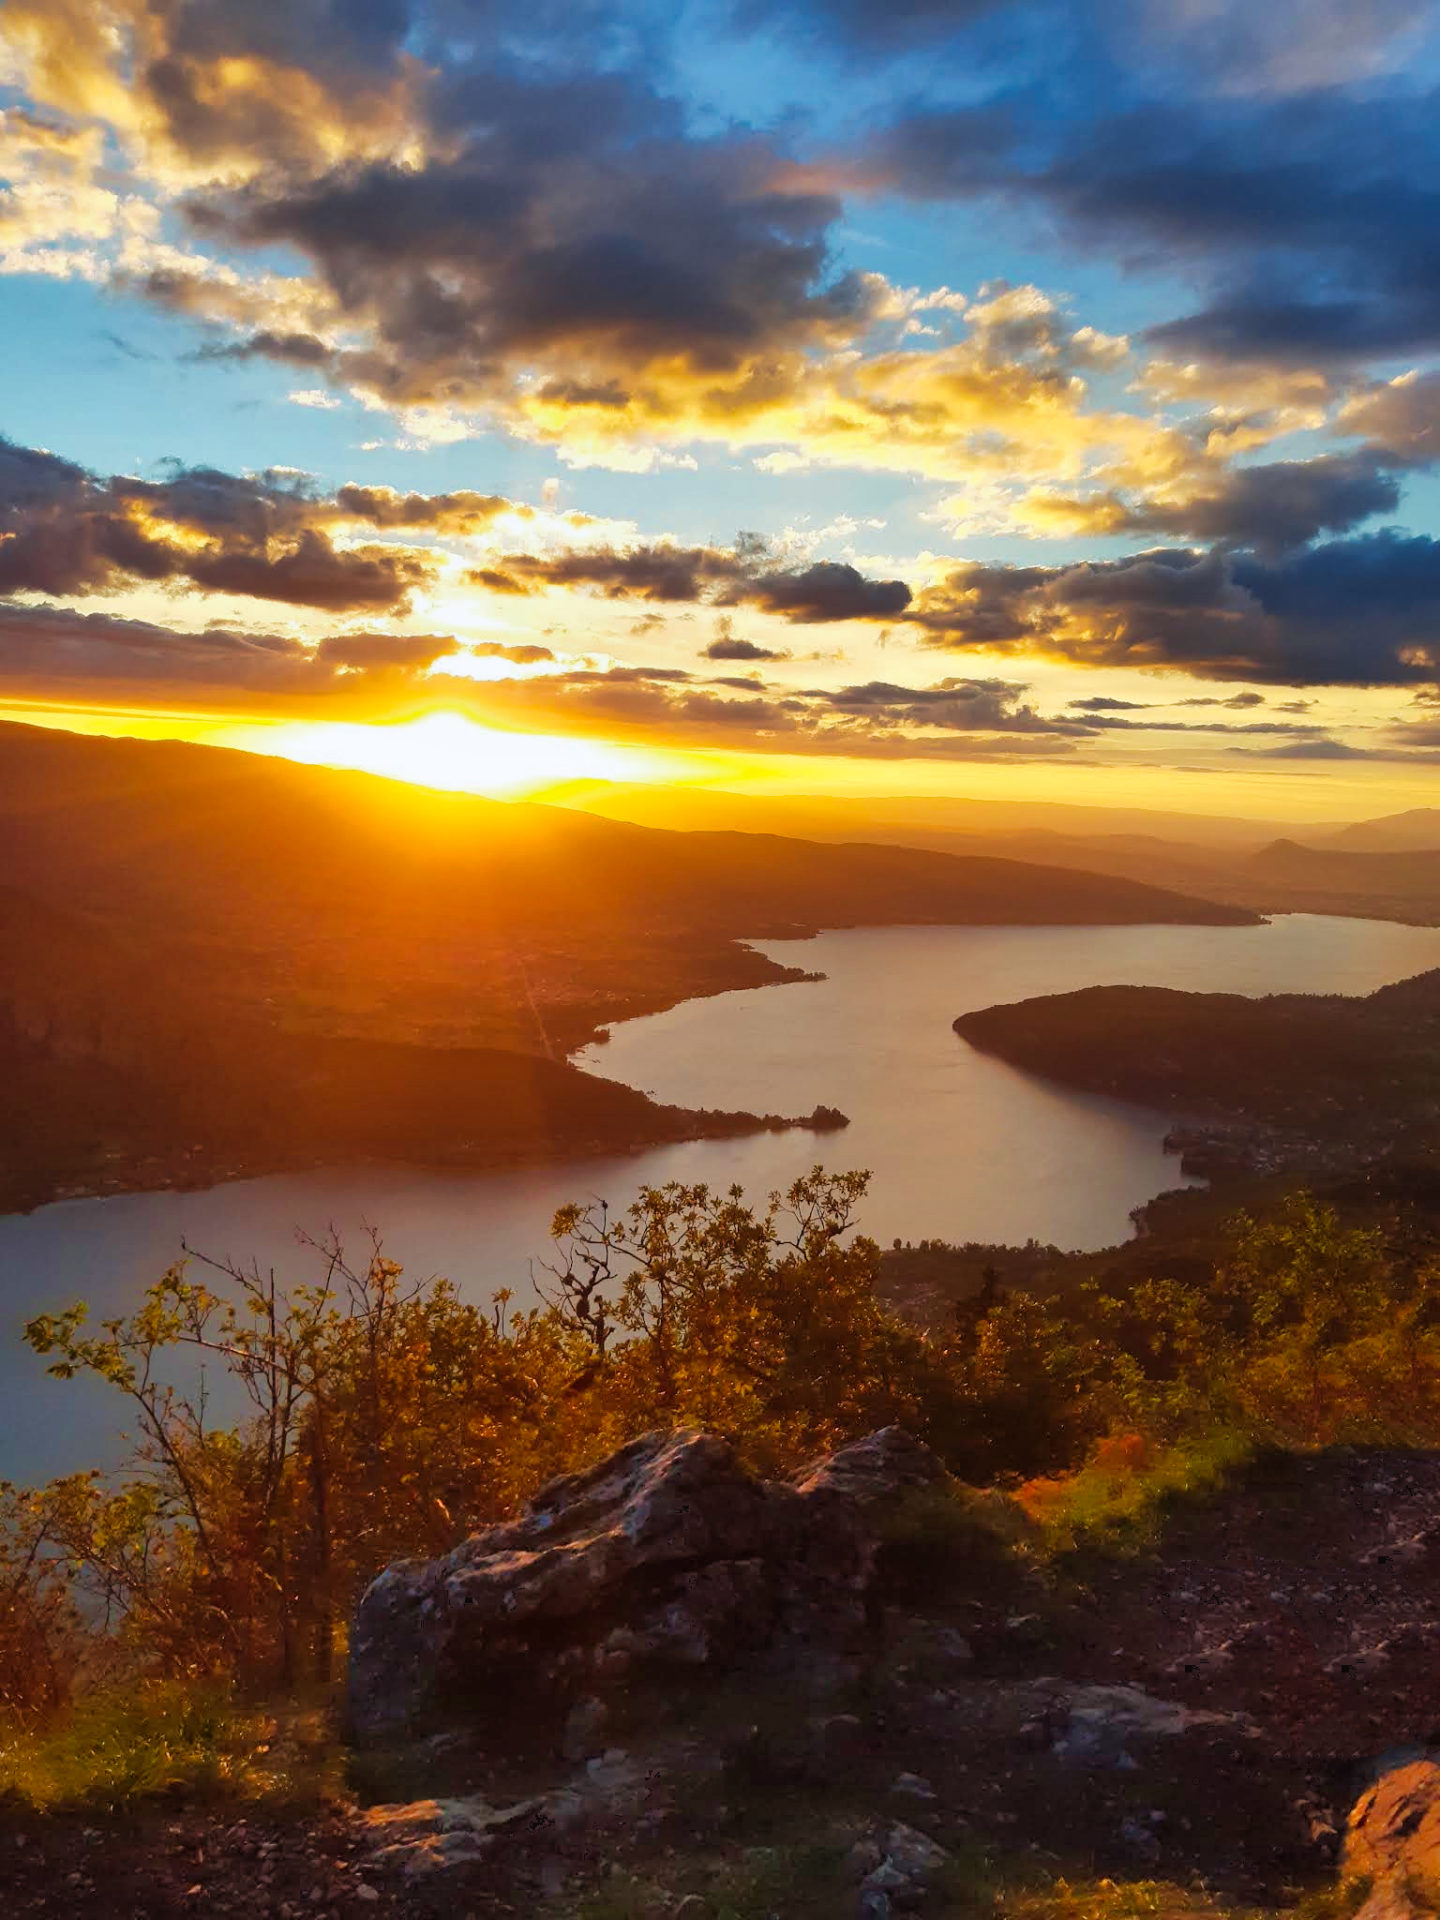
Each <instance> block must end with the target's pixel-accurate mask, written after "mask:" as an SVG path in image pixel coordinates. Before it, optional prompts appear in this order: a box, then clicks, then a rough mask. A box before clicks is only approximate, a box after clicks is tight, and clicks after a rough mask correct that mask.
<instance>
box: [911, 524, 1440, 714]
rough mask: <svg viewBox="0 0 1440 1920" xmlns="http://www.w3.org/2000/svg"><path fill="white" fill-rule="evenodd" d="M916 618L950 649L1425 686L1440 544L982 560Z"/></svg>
mask: <svg viewBox="0 0 1440 1920" xmlns="http://www.w3.org/2000/svg"><path fill="white" fill-rule="evenodd" d="M909 618H910V619H912V620H914V621H915V622H916V623H917V624H918V625H919V626H920V627H921V628H922V629H923V630H924V631H925V633H926V635H927V637H928V639H929V642H930V644H932V645H935V646H942V647H957V648H963V647H967V646H992V647H993V646H998V647H1011V648H1015V649H1023V648H1035V649H1037V650H1039V651H1041V652H1045V653H1049V654H1051V655H1054V656H1056V657H1059V658H1063V659H1068V660H1072V661H1076V662H1078V663H1080V664H1083V665H1091V666H1120V665H1124V666H1138V667H1171V668H1180V669H1183V670H1185V671H1187V672H1190V673H1193V674H1197V675H1200V676H1201V677H1204V678H1210V679H1230V680H1252V681H1258V682H1261V683H1271V684H1276V685H1285V686H1411V685H1423V684H1426V683H1430V682H1433V681H1435V680H1436V679H1437V677H1440V541H1436V540H1431V539H1429V538H1426V537H1424V536H1416V537H1414V538H1406V537H1403V536H1401V535H1399V534H1396V533H1380V534H1372V535H1368V536H1365V537H1361V538H1356V539H1351V540H1338V541H1332V542H1330V543H1328V544H1327V545H1324V546H1320V547H1316V548H1313V549H1310V550H1308V551H1305V552H1302V553H1298V554H1293V555H1290V556H1289V557H1287V558H1285V559H1283V560H1279V561H1272V560H1264V559H1261V558H1259V557H1257V556H1256V555H1253V554H1230V553H1225V552H1221V551H1214V552H1210V553H1196V552H1191V551H1189V550H1185V549H1159V550H1156V551H1154V552H1150V553H1142V554H1136V555H1133V556H1130V557H1129V558H1126V559H1122V560H1113V561H1103V562H1089V563H1084V564H1078V565H1072V566H1062V567H1050V568H1037V567H1028V568H1022V567H992V566H972V567H968V568H962V569H959V570H957V571H956V572H955V573H953V574H952V575H951V576H950V578H949V580H948V581H946V582H944V583H942V584H940V585H938V586H936V587H932V588H930V589H927V591H926V592H925V593H923V594H922V595H921V596H920V598H919V600H918V601H917V603H916V605H915V607H914V609H913V610H912V612H911V614H910V616H909Z"/></svg>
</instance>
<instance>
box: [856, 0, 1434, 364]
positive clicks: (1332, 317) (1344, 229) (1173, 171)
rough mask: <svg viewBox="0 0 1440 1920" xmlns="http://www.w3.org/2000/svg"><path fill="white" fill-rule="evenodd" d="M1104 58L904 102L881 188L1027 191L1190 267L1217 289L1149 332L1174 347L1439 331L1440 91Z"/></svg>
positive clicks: (1335, 353)
mask: <svg viewBox="0 0 1440 1920" xmlns="http://www.w3.org/2000/svg"><path fill="white" fill-rule="evenodd" d="M1352 11H1354V12H1355V13H1356V15H1357V17H1358V15H1359V13H1360V12H1361V11H1363V10H1352ZM1280 13H1281V16H1282V17H1283V10H1280ZM1292 24H1293V25H1294V29H1295V30H1294V33H1293V35H1292V36H1291V43H1292V45H1294V44H1300V45H1303V46H1313V45H1316V44H1318V42H1317V40H1316V37H1315V35H1314V33H1313V30H1312V28H1311V23H1310V21H1309V19H1308V16H1306V17H1303V18H1302V20H1300V21H1295V22H1293V23H1292ZM1355 32H1356V34H1357V36H1358V37H1360V38H1362V39H1363V37H1364V28H1363V26H1359V25H1356V27H1355ZM1339 37H1340V36H1338V35H1337V44H1338V39H1339ZM1279 44H1283V42H1277V47H1278V45H1279ZM1107 59H1108V56H1104V55H1102V54H1101V53H1099V51H1098V50H1097V49H1096V48H1094V47H1092V48H1090V49H1088V50H1087V51H1085V52H1082V53H1080V54H1079V55H1078V56H1077V57H1076V58H1074V59H1072V61H1071V62H1070V63H1069V65H1068V67H1067V64H1066V63H1065V62H1064V61H1063V60H1057V61H1053V62H1052V63H1050V65H1049V66H1048V67H1042V70H1041V71H1039V72H1038V73H1037V74H1036V75H1035V77H1034V82H1033V84H1032V85H1031V86H1030V87H1029V88H1028V89H1027V88H1025V87H1023V86H1020V85H1017V84H1015V78H1014V75H1013V73H1012V75H1011V76H1010V85H1009V86H1008V88H1007V89H1004V90H1001V89H997V90H996V92H995V93H994V94H993V95H992V96H991V97H990V98H988V99H981V100H980V101H978V102H977V103H975V104H973V105H966V106H963V107H950V106H942V105H930V104H921V105H919V106H917V107H915V108H913V109H910V110H908V111H906V112H905V113H904V114H903V115H901V116H900V117H898V118H897V119H895V120H894V121H893V122H892V124H891V125H890V127H889V128H888V129H887V130H886V131H885V133H884V134H883V135H882V136H881V137H880V139H879V141H878V143H877V146H876V148H875V151H874V154H873V156H872V159H871V162H870V165H871V168H872V174H873V179H874V182H875V184H876V185H881V184H883V185H884V186H886V187H887V188H889V189H891V190H899V191H901V192H904V193H908V194H911V195H913V196H915V197H917V198H925V199H937V198H938V199H944V198H951V197H964V198H968V197H976V196H996V197H999V198H1000V199H1002V200H1004V201H1007V202H1009V203H1011V204H1012V205H1016V206H1024V205H1026V204H1027V203H1028V204H1029V205H1031V206H1033V207H1035V208H1037V209H1041V208H1043V209H1044V210H1045V212H1046V213H1047V214H1048V215H1049V216H1050V217H1051V218H1052V219H1053V220H1054V221H1056V222H1057V223H1058V225H1059V228H1060V231H1061V232H1062V234H1063V235H1064V237H1065V238H1066V239H1067V240H1069V241H1070V242H1071V243H1073V244H1074V245H1076V246H1083V247H1085V248H1087V249H1093V248H1094V247H1096V246H1106V247H1110V248H1112V249H1114V250H1116V251H1117V252H1118V253H1119V254H1120V256H1121V257H1122V258H1125V259H1128V260H1130V261H1132V262H1134V263H1137V264H1142V265H1146V266H1150V267H1158V266H1164V267H1168V268H1172V269H1173V268H1174V267H1175V266H1177V265H1185V266H1188V268H1189V269H1190V270H1191V272H1192V273H1194V274H1195V275H1197V276H1199V277H1200V278H1201V279H1202V280H1204V281H1206V282H1208V288H1207V292H1208V298H1207V299H1205V301H1204V303H1203V304H1202V305H1201V306H1199V307H1198V308H1196V309H1195V310H1194V311H1192V312H1190V313H1188V314H1185V315H1182V316H1180V317H1178V318H1176V319H1172V320H1167V321H1164V322H1162V323H1160V324H1158V325H1156V326H1154V327H1153V328H1152V329H1151V330H1150V332H1149V334H1148V336H1147V338H1148V339H1149V341H1150V342H1151V344H1152V345H1154V346H1156V347H1158V348H1159V349H1160V350H1162V351H1163V352H1165V353H1167V354H1168V355H1170V356H1171V357H1175V358H1181V359H1185V358H1192V357H1200V358H1206V357H1213V358H1218V359H1242V360H1245V359H1248V360H1261V361H1264V362H1267V363H1270V364H1279V365H1289V366H1302V367H1303V366H1317V365H1327V364H1336V365H1344V364H1347V363H1351V362H1354V361H1355V360H1357V359H1362V358H1365V357H1369V356H1376V355H1394V354H1400V353H1411V352H1414V351H1417V350H1420V349H1422V348H1425V347H1428V346H1432V345H1435V344H1437V343H1440V271H1437V268H1436V264H1435V261H1434V259H1433V257H1432V252H1431V250H1430V249H1429V248H1428V247H1426V246H1424V245H1423V244H1420V243H1419V236H1421V235H1423V234H1426V233H1428V232H1429V231H1430V230H1431V229H1432V227H1433V225H1434V222H1435V218H1436V210H1437V202H1436V194H1435V189H1434V187H1433V185H1432V184H1431V182H1432V180H1433V177H1434V170H1435V163H1436V159H1437V157H1440V156H1437V135H1436V126H1437V112H1436V107H1437V96H1436V94H1435V93H1433V92H1429V91H1426V90H1424V89H1421V88H1417V87H1414V86H1413V85H1409V84H1406V85H1403V86H1401V85H1398V84H1394V85H1389V86H1379V87H1376V88H1373V89H1366V88H1355V89H1353V90H1347V89H1346V88H1345V86H1344V84H1343V82H1344V81H1345V80H1348V79H1350V78H1353V77H1354V71H1355V70H1354V69H1352V70H1351V72H1349V73H1337V75H1336V76H1335V77H1336V80H1337V81H1339V82H1340V83H1341V84H1339V85H1326V86H1323V87H1322V86H1315V87H1304V86H1298V85H1297V86H1296V87H1294V88H1292V89H1284V88H1280V89H1276V90H1267V89H1264V88H1258V89H1257V88H1254V87H1250V88H1241V87H1236V86H1234V85H1230V86H1225V87H1221V88H1218V89H1217V90H1216V91H1214V92H1209V93H1207V92H1206V91H1205V89H1204V86H1203V76H1202V74H1201V73H1200V72H1196V71H1191V72H1189V73H1184V72H1180V71H1172V72H1170V73H1168V74H1161V73H1157V72H1155V71H1153V70H1152V71H1150V72H1148V73H1147V71H1146V69H1145V67H1144V64H1143V61H1141V60H1137V59H1136V58H1135V52H1134V50H1131V52H1130V55H1129V57H1128V59H1126V60H1124V61H1123V63H1122V65H1121V66H1120V67H1119V68H1117V67H1116V65H1115V64H1114V63H1113V62H1110V63H1109V64H1108V65H1107V64H1106V62H1107ZM1252 75H1253V70H1252ZM1197 82H1200V83H1201V84H1197Z"/></svg>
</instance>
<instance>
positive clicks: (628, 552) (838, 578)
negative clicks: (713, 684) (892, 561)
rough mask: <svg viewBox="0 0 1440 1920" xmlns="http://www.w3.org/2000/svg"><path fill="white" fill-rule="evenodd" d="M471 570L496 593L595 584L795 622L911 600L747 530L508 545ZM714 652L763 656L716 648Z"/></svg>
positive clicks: (869, 614)
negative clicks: (531, 550)
mask: <svg viewBox="0 0 1440 1920" xmlns="http://www.w3.org/2000/svg"><path fill="white" fill-rule="evenodd" d="M469 578H470V579H471V580H472V581H473V582H474V584H476V585H479V586H485V587H488V588H490V589H491V590H492V591H493V592H498V593H529V592H534V591H537V590H539V589H541V588H545V587H564V588H570V589H576V588H593V589H594V590H595V591H596V592H598V593H600V594H601V595H602V596H603V597H604V598H606V599H609V600H644V601H661V602H665V601H670V602H701V603H705V604H708V605H710V606H715V607H738V606H750V607H756V608H758V609H759V610H760V611H761V612H763V613H773V614H776V615H778V616H779V617H780V618H781V619H784V620H787V621H789V622H791V623H792V624H794V625H815V624H823V623H825V622H830V621H841V620H893V619H895V618H897V617H898V616H899V615H901V614H903V613H904V611H905V609H906V607H907V606H908V605H909V604H910V589H909V587H908V586H907V585H906V584H905V582H904V581H903V580H871V579H867V578H866V576H865V575H864V574H862V573H861V572H860V571H859V569H858V568H856V567H852V566H850V565H848V564H847V563H845V562H840V561H829V560H826V561H815V562H813V563H812V564H811V565H809V566H805V567H785V566H781V565H778V564H777V563H776V561H775V559H774V557H773V555H772V554H771V552H770V551H769V549H768V548H767V547H766V546H765V545H764V543H763V542H757V541H756V540H755V539H754V538H753V537H750V538H748V539H747V538H746V537H744V536H742V537H741V539H740V540H739V541H738V542H737V544H736V545H735V546H734V547H733V548H731V547H680V546H673V545H669V544H658V545H641V546H635V547H628V548H623V549H622V548H617V547H574V548H569V549H567V550H565V551H563V552H559V553H548V554H526V553H509V554H503V555H500V556H499V557H498V558H497V559H496V560H495V561H494V562H493V564H492V565H490V566H489V567H486V568H483V569H476V570H475V571H474V572H473V573H472V574H471V575H470V576H469ZM717 644H719V643H717ZM733 644H737V645H744V644H746V643H744V642H737V643H733ZM710 657H711V658H712V659H717V660H724V659H755V658H758V657H760V656H758V655H756V654H753V653H715V652H713V651H712V653H711V656H710Z"/></svg>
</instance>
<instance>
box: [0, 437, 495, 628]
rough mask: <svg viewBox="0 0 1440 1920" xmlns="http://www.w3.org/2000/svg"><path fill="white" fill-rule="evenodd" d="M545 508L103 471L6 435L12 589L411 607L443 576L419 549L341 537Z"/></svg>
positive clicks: (3, 571)
mask: <svg viewBox="0 0 1440 1920" xmlns="http://www.w3.org/2000/svg"><path fill="white" fill-rule="evenodd" d="M531 513H532V509H530V508H528V507H523V506H517V505H516V504H515V503H513V502H511V501H509V500H506V499H504V498H503V497H501V496H500V495H496V494H478V493H465V492H461V493H445V494H434V495H429V494H417V493H409V494H400V493H396V492H394V491H393V490H391V489H389V488H386V487H361V486H343V487H341V488H340V489H339V491H338V492H337V493H335V494H334V495H333V496H331V495H325V494H322V493H318V492H316V491H315V490H314V489H312V488H310V487H309V486H308V485H307V484H306V483H305V481H304V480H303V477H297V476H294V475H286V474H278V473H268V474H258V475H256V474H244V475H237V474H230V473H224V472H221V471H219V470H217V469H214V468H208V467H180V466H173V467H171V468H170V469H169V470H168V471H167V472H166V473H165V474H164V477H162V478H160V479H157V480H146V479H139V478H136V477H134V476H132V475H115V476H111V477H109V478H102V477H100V476H97V475H95V474H92V473H90V472H88V471H87V470H86V469H85V468H83V467H80V466H78V465H76V464H75V462H73V461H69V460H64V459H61V458H60V457H58V456H57V455H55V454H52V453H47V452H44V451H42V450H39V449H36V448H30V447H20V446H16V445H15V444H13V443H12V442H10V441H6V440H0V592H5V593H21V592H33V593H43V594H47V595H50V596H52V597H54V596H62V595H75V594H88V593H95V592H100V591H104V590H107V589H114V588H117V587H121V586H124V585H126V584H128V583H132V582H135V581H175V582H186V583H188V584H189V585H191V586H193V587H196V588H199V589H201V590H202V591H205V592H211V593H228V594H241V595H244V596H246V597H248V598H251V599H259V600H271V601H279V602H281V603H284V604H286V605H290V606H297V607H315V608H319V609H321V610H323V611H325V612H329V613H394V612H401V611H403V610H404V609H405V608H406V606H407V605H408V603H409V599H410V595H411V593H412V592H413V591H414V590H415V589H416V588H417V587H420V586H423V585H425V584H426V583H427V582H428V581H429V580H430V579H431V577H432V576H433V573H434V570H435V564H436V562H435V556H434V555H433V554H431V553H429V552H427V551H424V550H421V549H419V548H416V547H414V546H403V545H382V544H376V543H374V542H367V543H363V544H358V545H356V544H338V543H337V539H336V533H337V530H339V529H343V528H346V527H352V526H361V527H369V528H372V529H374V530H375V531H377V532H408V531H418V532H425V533H429V534H432V535H437V536H445V535H467V534H473V533H476V532H479V531H482V530H483V529H485V528H487V527H488V526H490V525H491V523H492V522H494V521H495V520H496V519H498V518H499V517H500V516H502V515H512V516H517V517H520V518H526V517H529V516H530V515H531Z"/></svg>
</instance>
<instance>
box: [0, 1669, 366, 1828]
mask: <svg viewBox="0 0 1440 1920" xmlns="http://www.w3.org/2000/svg"><path fill="white" fill-rule="evenodd" d="M336 1768H337V1761H336V1758H335V1749H334V1745H333V1742H332V1740H331V1737H330V1734H329V1729H328V1722H327V1716H326V1715H325V1713H324V1712H323V1711H320V1710H313V1711H311V1712H308V1713H305V1712H300V1711H295V1710H287V1712H286V1715H285V1717H284V1719H283V1720H277V1719H276V1717H275V1716H274V1715H272V1714H268V1713H263V1712H259V1711H256V1710H254V1709H248V1708H243V1707H240V1706H238V1705H237V1704H236V1703H235V1702H234V1700H233V1699H232V1698H231V1696H230V1695H229V1694H228V1693H227V1692H226V1691H225V1690H224V1689H223V1688H220V1687H215V1686H199V1687H197V1686H184V1685H181V1684H178V1683H171V1682H166V1683H150V1684H142V1685H138V1686H132V1687H129V1688H126V1689H124V1690H120V1689H115V1690H113V1691H110V1690H107V1691H103V1692H99V1693H95V1694H92V1695H89V1696H88V1697H87V1698H85V1699H83V1700H82V1701H80V1702H79V1703H78V1704H77V1705H76V1706H75V1707H74V1708H73V1709H72V1711H71V1712H70V1713H69V1714H68V1715H67V1716H66V1718H65V1719H64V1721H63V1722H61V1723H60V1724H59V1725H58V1726H54V1727H51V1728H48V1729H46V1730H44V1731H41V1732H27V1731H16V1730H13V1729H5V1728H0V1800H8V1801H9V1802H10V1803H11V1804H12V1805H19V1806H22V1807H26V1808H29V1809H31V1810H33V1811H35V1812H43V1813H59V1812H63V1811H66V1810H68V1809H75V1810H90V1811H95V1812H114V1811H116V1810H118V1809H121V1808H123V1807H126V1806H127V1805H132V1804H134V1803H136V1802H139V1801H144V1800H151V1799H157V1798H167V1797H174V1798H184V1799H187V1800H190V1799H193V1800H205V1799H226V1798H239V1799H248V1800H262V1799H263V1800H270V1801H287V1802H303V1801H312V1802H313V1801H315V1800H317V1799H322V1798H326V1797H329V1795H330V1793H331V1791H332V1790H333V1784H334V1775H335V1772H336Z"/></svg>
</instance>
